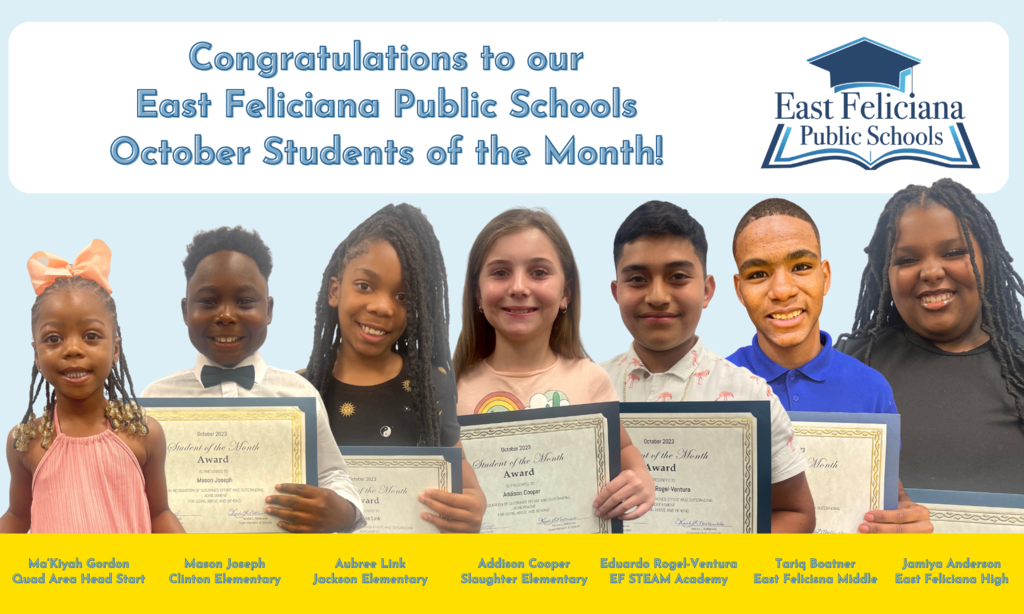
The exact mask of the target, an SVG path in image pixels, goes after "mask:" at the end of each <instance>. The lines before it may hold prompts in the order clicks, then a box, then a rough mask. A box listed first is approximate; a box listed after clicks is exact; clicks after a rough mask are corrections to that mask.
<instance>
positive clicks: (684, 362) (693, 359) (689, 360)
mask: <svg viewBox="0 0 1024 614" xmlns="http://www.w3.org/2000/svg"><path fill="white" fill-rule="evenodd" d="M635 344H636V342H635V341H634V342H633V343H630V344H629V351H628V352H626V357H625V358H623V359H622V360H623V363H624V365H623V366H624V367H625V372H626V373H631V372H633V371H648V369H647V366H646V365H644V362H643V361H642V360H640V357H639V356H637V353H636V349H635V348H634V345H635ZM703 362H704V344H703V343H701V340H700V337H697V341H696V343H694V344H693V348H691V349H690V351H689V352H687V354H686V356H683V357H682V358H681V359H679V362H677V363H676V364H674V365H672V366H671V367H670V368H669V370H668V371H666V373H671V374H672V375H675V376H676V377H678V378H680V379H684V380H685V379H688V378H689V377H690V375H691V374H692V373H693V372H694V371H696V370H697V368H698V367H699V366H700V365H701V364H702V363H703ZM648 372H649V371H648Z"/></svg>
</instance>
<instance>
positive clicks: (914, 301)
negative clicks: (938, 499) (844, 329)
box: [836, 179, 1024, 494]
mask: <svg viewBox="0 0 1024 614" xmlns="http://www.w3.org/2000/svg"><path fill="white" fill-rule="evenodd" d="M864 251H865V252H867V254H868V264H867V267H865V269H864V275H863V277H862V278H861V287H860V296H859V299H858V302H857V311H856V315H855V317H854V323H853V332H852V333H850V334H848V335H843V336H842V337H840V340H839V343H838V344H837V346H836V347H837V349H839V350H841V351H844V352H846V353H847V354H852V355H853V356H854V357H856V358H858V359H859V360H861V361H862V362H864V363H865V364H867V365H869V366H871V367H873V368H875V369H877V370H878V371H880V372H881V373H882V374H883V375H885V377H886V378H887V379H888V380H889V383H890V384H891V385H892V390H893V396H894V397H895V400H896V406H897V407H898V408H899V412H900V415H901V416H902V428H901V431H902V432H901V438H902V444H903V447H902V451H901V453H900V457H901V460H900V477H901V478H902V480H903V484H904V485H905V486H906V487H908V488H929V489H940V490H966V491H981V492H999V493H1016V494H1024V319H1022V317H1021V303H1020V299H1019V296H1020V295H1024V283H1022V281H1021V277H1020V275H1018V274H1017V272H1016V271H1015V270H1014V269H1013V266H1012V262H1013V259H1012V258H1011V257H1010V254H1009V253H1008V252H1007V251H1006V247H1005V246H1004V245H1003V241H1002V238H1001V237H1000V235H999V229H998V227H997V226H996V223H995V220H994V219H993V218H992V214H991V213H989V211H988V209H986V208H985V205H983V204H982V203H981V202H980V201H979V200H978V199H977V198H976V197H975V196H974V194H973V193H971V191H970V190H968V189H967V188H965V187H964V186H962V185H960V184H959V183H956V182H955V181H952V180H951V179H941V180H939V181H937V182H935V183H934V184H932V186H931V187H928V188H926V187H924V186H916V185H911V186H908V187H907V188H905V189H903V190H900V191H899V192H897V193H896V194H895V195H894V196H893V197H892V198H891V199H890V200H889V202H888V203H887V204H886V205H885V209H884V210H883V211H882V215H881V217H880V218H879V220H878V225H877V227H876V228H875V233H874V236H872V238H871V243H870V244H869V245H868V247H867V248H865V250H864Z"/></svg>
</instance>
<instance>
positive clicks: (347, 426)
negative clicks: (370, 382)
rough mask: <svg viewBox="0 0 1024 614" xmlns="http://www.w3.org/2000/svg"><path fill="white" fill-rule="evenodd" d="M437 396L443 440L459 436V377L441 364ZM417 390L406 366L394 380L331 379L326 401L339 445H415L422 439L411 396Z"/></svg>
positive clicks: (451, 442)
mask: <svg viewBox="0 0 1024 614" xmlns="http://www.w3.org/2000/svg"><path fill="white" fill-rule="evenodd" d="M433 373H434V400H435V401H436V402H437V411H438V412H439V413H440V420H441V445H442V446H444V447H448V446H453V445H455V443H456V442H458V441H459V423H458V419H457V416H456V413H455V382H454V378H453V377H452V375H451V374H450V373H449V372H448V371H447V370H446V369H444V368H443V367H434V372H433ZM415 394H416V390H415V389H414V387H413V385H412V380H411V379H410V377H409V373H408V369H407V365H406V364H405V363H403V364H402V371H401V373H399V374H398V376H397V377H395V378H394V379H392V380H389V381H386V382H384V383H382V384H376V385H374V386H353V385H351V384H345V383H343V382H340V381H338V380H337V379H336V378H333V377H332V378H331V381H330V383H329V384H328V388H327V394H326V395H324V405H325V406H326V407H327V416H328V419H329V420H330V423H331V431H332V432H333V433H334V439H335V441H337V442H338V445H339V446H415V445H419V443H420V440H419V439H420V435H419V429H418V428H417V418H416V410H415V408H414V406H413V398H414V396H413V395H415Z"/></svg>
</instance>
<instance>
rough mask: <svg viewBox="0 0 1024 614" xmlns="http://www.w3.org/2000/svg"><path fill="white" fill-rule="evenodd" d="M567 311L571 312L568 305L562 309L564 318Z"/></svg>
mask: <svg viewBox="0 0 1024 614" xmlns="http://www.w3.org/2000/svg"><path fill="white" fill-rule="evenodd" d="M566 311H569V306H568V305H566V306H565V307H562V311H561V314H562V315H563V316H564V315H565V312H566Z"/></svg>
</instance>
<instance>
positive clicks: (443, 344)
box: [304, 204, 455, 446]
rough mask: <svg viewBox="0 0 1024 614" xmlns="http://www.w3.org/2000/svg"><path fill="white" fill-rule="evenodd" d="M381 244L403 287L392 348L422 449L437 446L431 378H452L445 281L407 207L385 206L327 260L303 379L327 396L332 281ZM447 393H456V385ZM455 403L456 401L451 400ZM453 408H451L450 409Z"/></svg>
mask: <svg viewBox="0 0 1024 614" xmlns="http://www.w3.org/2000/svg"><path fill="white" fill-rule="evenodd" d="M378 241H385V242H387V243H390V244H391V246H392V247H393V248H394V249H395V252H396V253H397V254H398V260H399V262H400V263H401V265H402V280H403V282H404V285H405V296H406V300H405V306H406V327H405V333H404V334H403V335H402V337H401V338H400V339H399V340H398V342H397V343H396V344H395V347H394V348H392V349H393V350H394V351H396V352H398V353H399V354H401V355H402V357H403V359H404V361H405V362H406V365H407V367H408V371H409V379H410V380H411V385H412V387H413V390H414V392H415V394H414V395H413V409H414V410H415V411H416V415H417V424H418V428H419V434H420V445H427V446H439V445H441V424H440V420H439V418H438V412H437V399H436V398H435V396H436V391H435V389H434V380H433V372H434V369H439V370H440V371H441V372H442V373H444V374H445V375H446V376H447V377H449V378H452V377H454V373H453V369H452V364H451V352H450V350H449V347H448V323H449V320H450V317H451V316H450V311H449V306H448V275H447V272H446V271H445V266H444V258H443V257H442V256H441V245H440V243H438V241H437V237H436V236H435V235H434V228H433V226H431V225H430V222H429V221H427V218H426V217H425V216H424V215H423V213H422V212H421V211H420V210H419V209H417V208H416V207H413V206H411V205H406V204H401V205H388V206H386V207H384V208H383V209H381V210H380V211H377V212H376V213H374V214H373V215H371V216H370V217H369V218H367V219H366V220H365V221H364V222H363V223H362V224H360V225H359V226H357V227H356V229H355V230H353V231H352V232H351V233H350V234H349V235H348V237H346V238H345V240H344V241H342V242H341V244H340V245H338V247H337V249H335V250H334V253H333V254H332V255H331V259H330V261H329V262H328V263H327V268H326V269H324V276H323V280H322V282H321V284H320V293H319V294H318V295H317V299H316V324H315V327H314V330H313V351H312V352H311V353H310V356H309V364H308V365H307V366H306V371H305V373H304V375H305V377H306V379H308V380H309V381H310V383H312V384H313V385H314V386H316V388H317V390H319V391H320V396H326V394H327V388H328V385H329V384H330V380H331V377H332V373H333V370H334V363H335V361H336V360H337V358H338V351H339V350H340V348H341V343H342V341H341V328H340V326H339V325H338V310H337V308H335V307H331V306H330V304H329V302H328V301H329V298H330V290H331V278H332V277H335V278H340V277H341V275H342V273H343V272H344V270H345V266H346V265H347V264H348V262H349V261H350V260H352V258H354V257H356V256H358V255H360V254H362V253H364V252H365V250H366V249H368V248H369V246H370V244H372V243H375V242H378ZM451 390H452V391H453V394H454V390H455V386H454V384H453V385H452V386H451ZM453 401H454V400H453ZM453 404H454V403H453Z"/></svg>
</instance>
